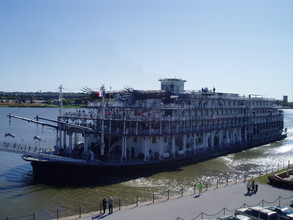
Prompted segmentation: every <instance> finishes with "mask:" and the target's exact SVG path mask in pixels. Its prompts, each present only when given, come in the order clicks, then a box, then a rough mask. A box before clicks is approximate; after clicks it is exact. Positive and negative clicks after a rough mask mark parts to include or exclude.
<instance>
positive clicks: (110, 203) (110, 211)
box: [109, 196, 113, 214]
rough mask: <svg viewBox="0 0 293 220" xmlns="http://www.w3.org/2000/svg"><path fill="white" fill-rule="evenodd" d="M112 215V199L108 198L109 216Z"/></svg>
mask: <svg viewBox="0 0 293 220" xmlns="http://www.w3.org/2000/svg"><path fill="white" fill-rule="evenodd" d="M111 213H113V198H112V196H110V199H109V214H111Z"/></svg>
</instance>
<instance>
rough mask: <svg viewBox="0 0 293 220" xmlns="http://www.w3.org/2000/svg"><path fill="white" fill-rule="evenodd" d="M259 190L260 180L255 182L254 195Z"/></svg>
mask: <svg viewBox="0 0 293 220" xmlns="http://www.w3.org/2000/svg"><path fill="white" fill-rule="evenodd" d="M257 190H258V180H256V181H255V188H254V193H256V192H257Z"/></svg>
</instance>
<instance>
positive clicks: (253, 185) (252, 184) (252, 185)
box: [251, 179, 255, 193]
mask: <svg viewBox="0 0 293 220" xmlns="http://www.w3.org/2000/svg"><path fill="white" fill-rule="evenodd" d="M251 192H252V193H255V181H254V179H252V181H251Z"/></svg>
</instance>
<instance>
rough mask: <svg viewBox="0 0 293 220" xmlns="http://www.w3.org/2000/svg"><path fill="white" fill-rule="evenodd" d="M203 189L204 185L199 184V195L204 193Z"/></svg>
mask: <svg viewBox="0 0 293 220" xmlns="http://www.w3.org/2000/svg"><path fill="white" fill-rule="evenodd" d="M202 187H203V186H202V184H201V183H199V184H198V193H199V194H201V193H202Z"/></svg>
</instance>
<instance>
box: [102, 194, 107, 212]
mask: <svg viewBox="0 0 293 220" xmlns="http://www.w3.org/2000/svg"><path fill="white" fill-rule="evenodd" d="M102 206H103V213H105V212H106V207H107V200H106V199H105V198H103V200H102Z"/></svg>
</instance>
